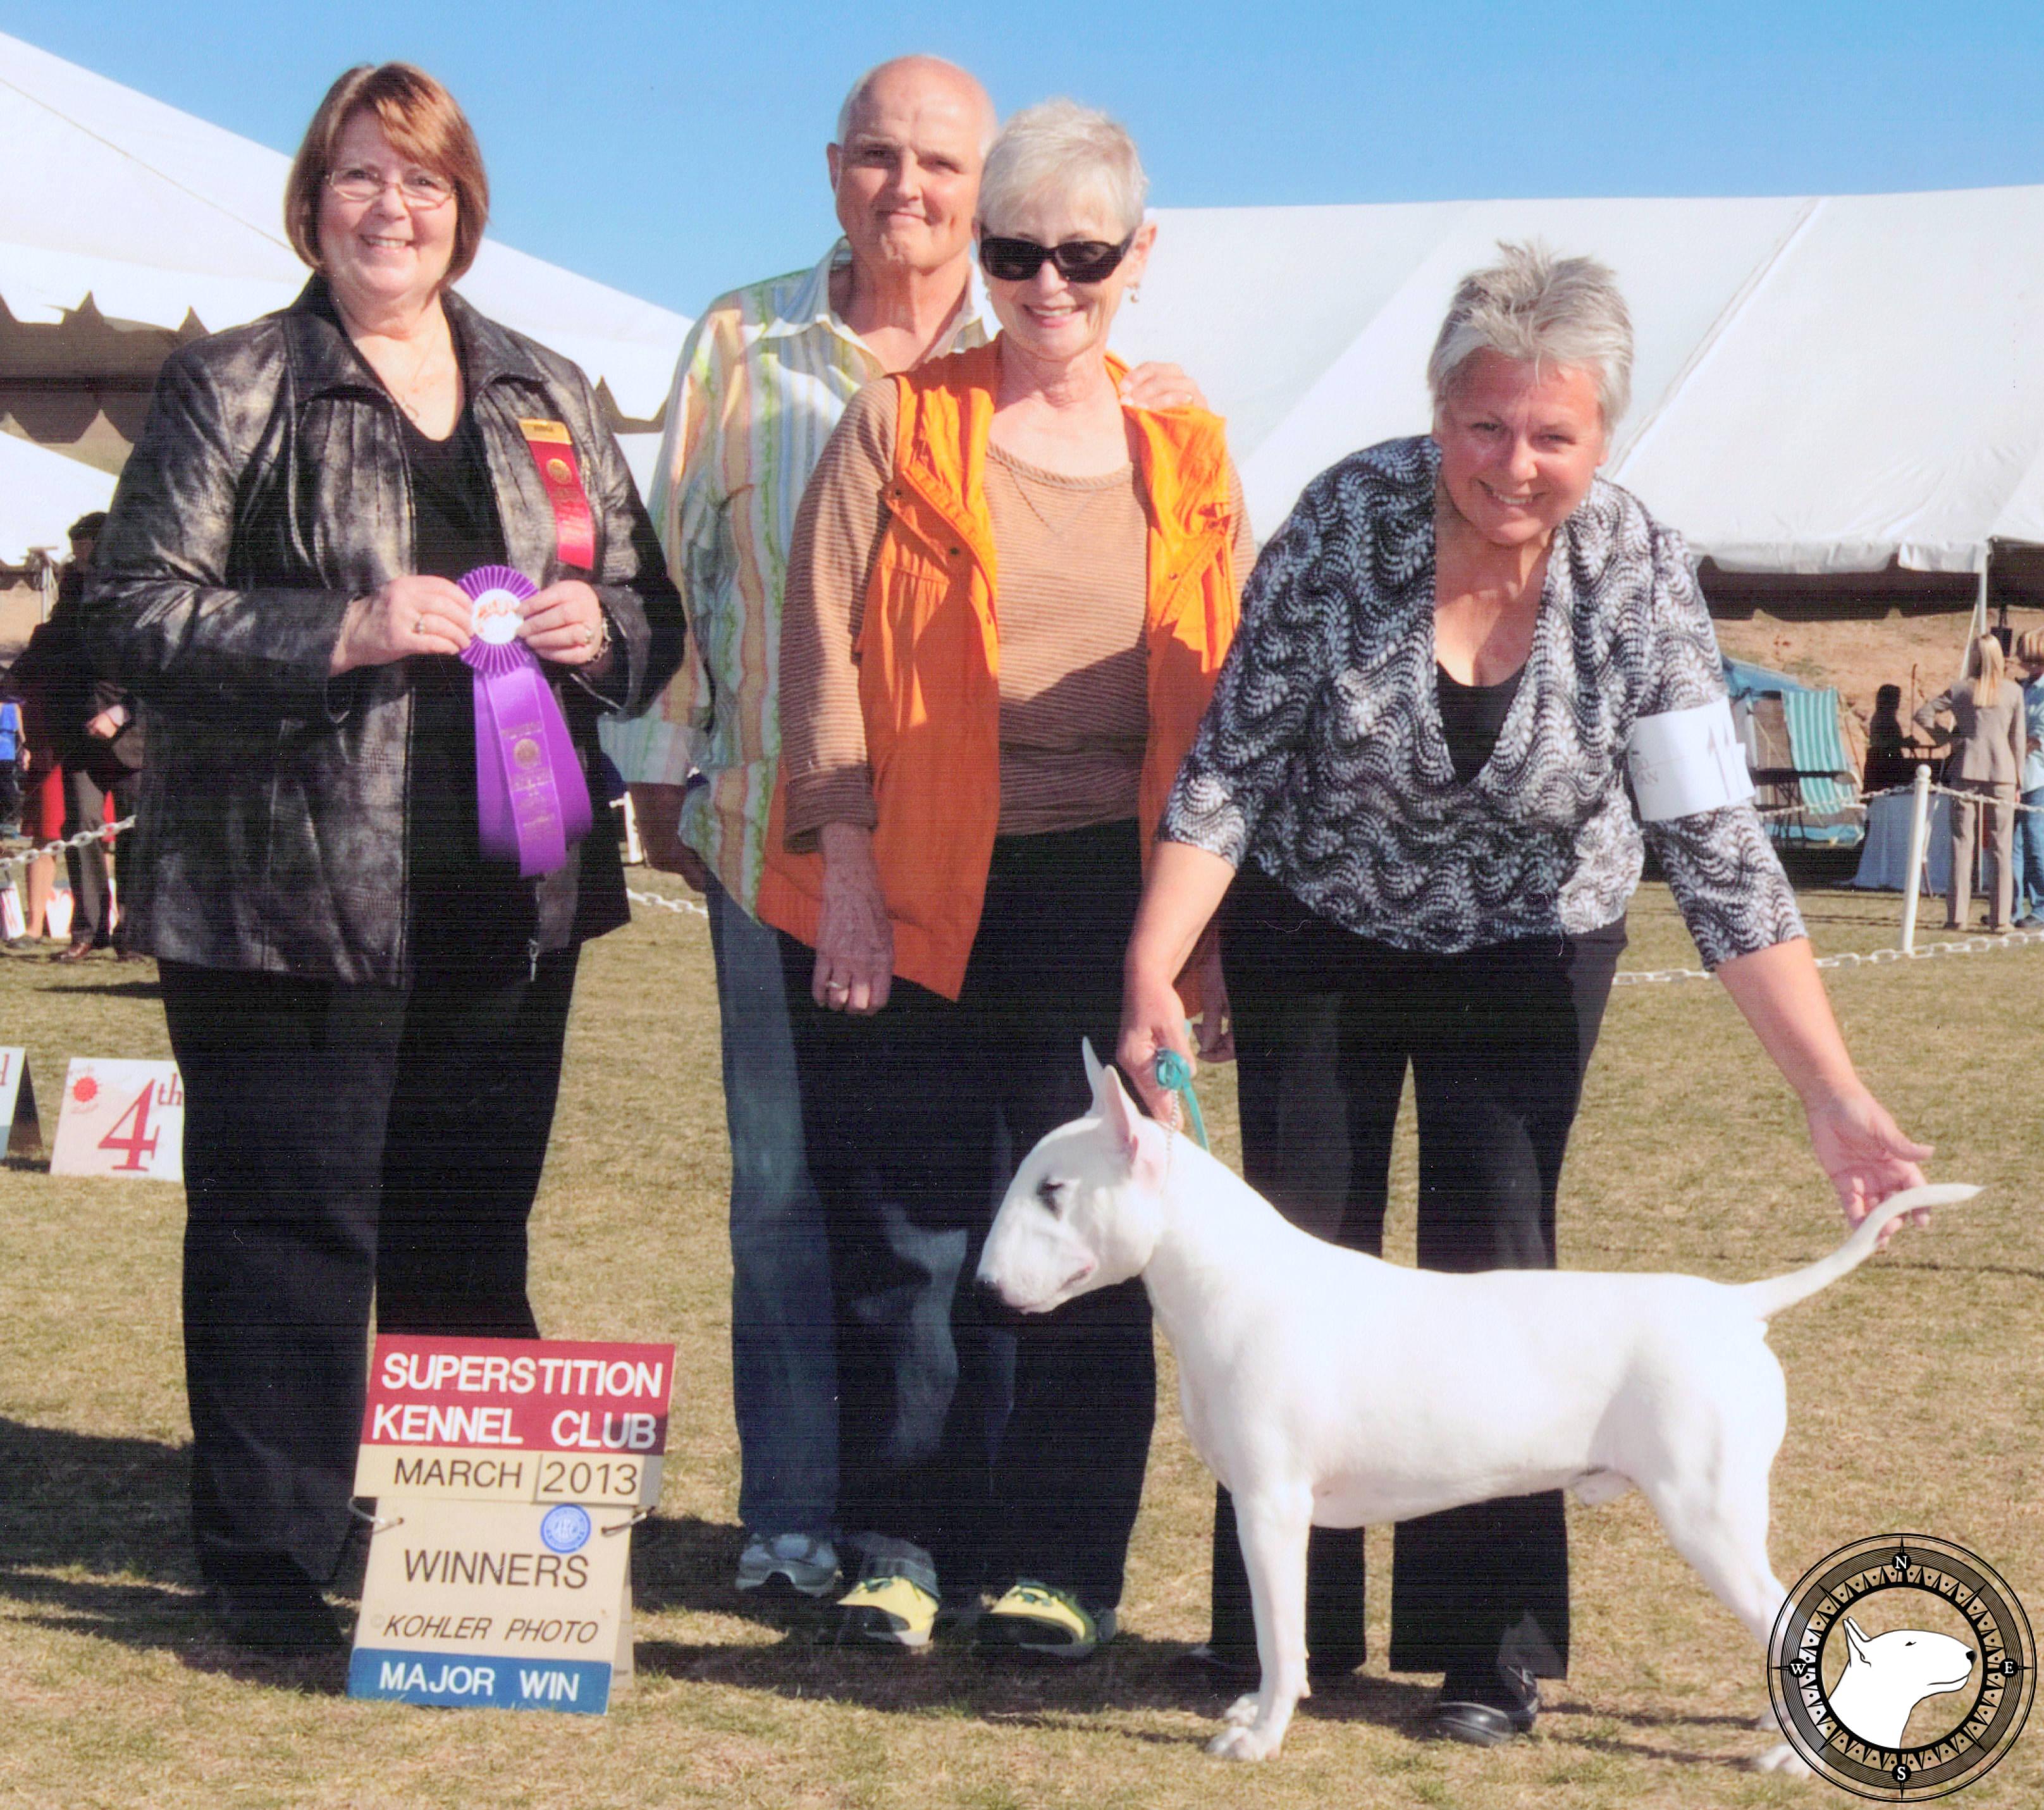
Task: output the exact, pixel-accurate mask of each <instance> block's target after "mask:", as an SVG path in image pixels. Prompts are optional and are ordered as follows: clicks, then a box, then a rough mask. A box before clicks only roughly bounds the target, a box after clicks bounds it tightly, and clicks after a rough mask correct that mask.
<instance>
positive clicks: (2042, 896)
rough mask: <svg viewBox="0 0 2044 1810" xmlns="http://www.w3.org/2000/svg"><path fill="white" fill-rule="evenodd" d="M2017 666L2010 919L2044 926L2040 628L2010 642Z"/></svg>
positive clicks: (2043, 634)
mask: <svg viewBox="0 0 2044 1810" xmlns="http://www.w3.org/2000/svg"><path fill="white" fill-rule="evenodd" d="M2015 659H2016V663H2017V664H2018V665H2019V666H2020V667H2022V669H2023V791H2022V802H2023V809H2021V810H2019V811H2018V812H2017V813H2015V891H2016V910H2015V924H2016V928H2018V929H2019V930H2034V929H2036V928H2038V927H2039V926H2044V628H2026V629H2025V630H2023V633H2022V634H2021V635H2020V636H2019V637H2018V638H2017V640H2016V643H2015Z"/></svg>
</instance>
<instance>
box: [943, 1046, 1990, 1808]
mask: <svg viewBox="0 0 2044 1810" xmlns="http://www.w3.org/2000/svg"><path fill="white" fill-rule="evenodd" d="M1085 1063H1086V1073H1087V1074H1088V1076H1089V1078H1091V1081H1092V1082H1093V1111H1092V1113H1091V1114H1090V1115H1089V1116H1087V1117H1085V1118H1082V1119H1075V1120H1073V1121H1072V1122H1071V1123H1070V1124H1066V1125H1062V1126H1060V1127H1059V1128H1058V1129H1057V1130H1055V1131H1054V1132H1051V1133H1050V1134H1049V1135H1048V1136H1046V1137H1045V1138H1044V1139H1043V1140H1042V1141H1041V1142H1040V1143H1038V1144H1037V1146H1036V1147H1035V1149H1034V1150H1032V1151H1030V1153H1029V1155H1028V1158H1027V1159H1025V1160H1024V1162H1023V1164H1022V1166H1021V1168H1020V1170H1018V1171H1017V1172H1016V1177H1015V1179H1014V1181H1013V1182H1012V1184H1011V1185H1010V1186H1009V1189H1008V1193H1007V1196H1006V1197H1005V1199H1004V1200H1003V1201H1002V1202H1001V1211H1000V1212H999V1214H998V1215H997V1216H996V1218H995V1220H994V1222H993V1229H992V1231H991V1232H989V1235H988V1237H987V1241H986V1247H985V1253H984V1255H982V1258H981V1259H980V1265H979V1280H980V1281H981V1282H982V1283H983V1284H985V1285H987V1286H989V1287H990V1288H992V1289H994V1290H995V1291H996V1292H997V1293H998V1294H999V1295H1000V1296H1001V1298H1002V1299H1003V1300H1004V1301H1006V1302H1007V1303H1008V1304H1009V1305H1010V1306H1012V1307H1014V1308H1017V1309H1021V1310H1023V1311H1024V1312H1035V1313H1045V1312H1049V1311H1050V1310H1051V1309H1053V1308H1055V1307H1058V1306H1059V1305H1062V1303H1064V1302H1066V1301H1070V1300H1072V1299H1073V1298H1074V1297H1075V1296H1078V1295H1082V1294H1085V1293H1087V1292H1088V1291H1089V1290H1091V1289H1101V1288H1106V1287H1108V1285H1111V1284H1112V1283H1115V1282H1124V1281H1125V1280H1127V1279H1128V1278H1129V1277H1131V1276H1138V1275H1139V1276H1141V1277H1142V1278H1143V1282H1144V1283H1145V1285H1147V1288H1148V1289H1149V1293H1150V1300H1151V1305H1153V1306H1154V1308H1155V1310H1156V1314H1157V1318H1158V1320H1159V1321H1160V1322H1162V1325H1163V1328H1164V1332H1165V1335H1166V1337H1168V1338H1169V1339H1170V1341H1171V1348H1172V1349H1173V1351H1175V1352H1176V1353H1177V1354H1178V1374H1179V1383H1180V1397H1181V1406H1182V1408H1183V1412H1184V1415H1185V1429H1186V1431H1187V1432H1188V1434H1189V1435H1190V1436H1191V1439H1192V1442H1193V1446H1194V1447H1195V1448H1196V1449H1197V1451H1198V1452H1199V1455H1200V1456H1201V1458H1203V1459H1204V1461H1205V1462H1206V1464H1207V1465H1208V1468H1209V1469H1211V1470H1212V1472H1213V1473H1214V1474H1215V1475H1216V1477H1218V1478H1220V1481H1222V1482H1223V1483H1224V1484H1225V1485H1227V1486H1228V1489H1230V1490H1231V1492H1232V1493H1233V1494H1234V1497H1235V1519H1236V1520H1237V1522H1238V1524H1239V1528H1240V1530H1241V1536H1242V1551H1243V1558H1244V1559H1245V1560H1246V1561H1247V1565H1248V1570H1249V1581H1250V1589H1251V1594H1252V1597H1253V1598H1254V1608H1255V1617H1256V1653H1257V1658H1258V1662H1259V1663H1260V1665H1261V1666H1262V1681H1261V1682H1262V1688H1261V1689H1259V1690H1258V1691H1257V1692H1256V1693H1254V1695H1253V1696H1247V1697H1243V1698H1242V1699H1241V1700H1239V1701H1238V1702H1237V1703H1235V1704H1234V1705H1233V1706H1232V1707H1231V1708H1230V1709H1229V1710H1228V1716H1227V1721H1228V1727H1226V1728H1225V1729H1224V1730H1223V1731H1222V1732H1221V1733H1220V1735H1216V1737H1215V1739H1213V1740H1212V1742H1211V1743H1209V1744H1208V1752H1209V1753H1212V1754H1223V1755H1226V1756H1228V1757H1230V1758H1235V1759H1243V1760H1260V1759H1265V1758H1269V1757H1270V1755H1272V1754H1275V1753H1276V1752H1277V1750H1278V1747H1280V1745H1281V1743H1283V1741H1284V1739H1285V1729H1286V1728H1287V1727H1288V1726H1289V1724H1290V1723H1291V1720H1292V1712H1293V1709H1294V1708H1295V1707H1296V1706H1297V1703H1298V1700H1299V1699H1300V1698H1301V1697H1303V1696H1304V1695H1305V1694H1306V1693H1307V1684H1306V1640H1305V1583H1306V1533H1307V1529H1308V1527H1309V1526H1312V1525H1319V1526H1322V1527H1332V1528H1354V1527H1362V1526H1368V1525H1375V1524H1378V1523H1381V1522H1385V1521H1400V1520H1410V1519H1411V1518H1412V1517H1413V1516H1418V1515H1431V1514H1433V1513H1434V1512H1436V1511H1437V1510H1439V1509H1443V1508H1454V1507H1456V1506H1457V1505H1458V1504H1462V1503H1464V1502H1476V1501H1487V1500H1488V1499H1489V1498H1491V1497H1497V1496H1517V1495H1524V1494H1527V1493H1531V1492H1533V1491H1535V1490H1541V1489H1558V1488H1562V1487H1565V1486H1566V1487H1572V1488H1573V1489H1574V1490H1575V1491H1576V1493H1577V1496H1578V1497H1581V1499H1582V1500H1583V1501H1585V1502H1586V1503H1591V1504H1596V1503H1600V1502H1607V1501H1611V1500H1612V1499H1613V1498H1614V1497H1618V1496H1621V1495H1623V1493H1625V1491H1626V1490H1627V1489H1630V1488H1633V1487H1635V1486H1636V1487H1637V1488H1639V1489H1640V1490H1642V1491H1643V1492H1644V1493H1645V1494H1646V1497H1647V1499H1648V1501H1650V1502H1651V1503H1652V1504H1653V1505H1654V1512H1655V1513H1656V1514H1658V1516H1660V1517H1661V1524H1662V1527H1663V1528H1666V1530H1667V1533H1668V1537H1669V1539H1670V1540H1671V1541H1672V1542H1673V1544H1674V1547H1675V1550H1676V1551H1678V1552H1679V1553H1681V1554H1682V1556H1683V1557H1684V1558H1686V1559H1688V1560H1689V1562H1690V1563H1691V1564H1692V1566H1695V1567H1696V1570H1697V1571H1698V1572H1699V1573H1700V1574H1701V1575H1702V1578H1703V1580H1704V1582H1705V1583H1706V1584H1708V1585H1709V1586H1710V1587H1711V1589H1712V1590H1713V1591H1715V1593H1716V1594H1717V1596H1718V1598H1719V1601H1722V1602H1723V1604H1725V1605H1726V1607H1727V1608H1729V1609H1731V1612H1732V1613H1733V1614H1734V1615H1735V1616H1738V1617H1739V1620H1741V1621H1742V1622H1743V1623H1744V1624H1746V1628H1747V1630H1748V1631H1750V1633H1751V1634H1752V1635H1753V1637H1754V1639H1755V1640H1756V1641H1758V1642H1759V1643H1761V1645H1762V1647H1765V1646H1766V1645H1767V1643H1768V1639H1769V1633H1770V1631H1771V1629H1772V1627H1773V1623H1774V1619H1775V1616H1776V1615H1777V1612H1779V1610H1780V1608H1781V1604H1782V1602H1783V1600H1784V1598H1785V1596H1786V1594H1787V1593H1786V1591H1785V1589H1784V1588H1783V1586H1782V1584H1781V1580H1780V1579H1779V1578H1777V1577H1776V1576H1775V1575H1774V1573H1773V1568H1772V1567H1771V1566H1769V1562H1768V1557H1767V1474H1768V1470H1769V1466H1771V1465H1772V1464H1773V1460H1774V1454H1775V1452H1776V1451H1777V1448H1778V1447H1780V1445H1781V1436H1782V1434H1783V1432H1784V1431H1785V1428H1786V1427H1787V1424H1788V1403H1787V1391H1786V1389H1785V1386H1784V1384H1783V1382H1782V1377H1781V1366H1780V1365H1779V1364H1778V1363H1777V1362H1776V1361H1775V1358H1774V1355H1773V1353H1772V1352H1771V1351H1769V1350H1768V1348H1767V1343H1766V1334H1767V1320H1768V1318H1769V1316H1770V1315H1773V1314H1775V1313H1778V1312H1781V1309H1784V1308H1786V1307H1791V1306H1792V1305H1795V1303H1796V1302H1797V1301H1801V1300H1803V1299H1804V1297H1807V1296H1809V1295H1813V1294H1815V1293H1816V1292H1817V1291H1818V1290H1819V1289H1821V1288H1823V1287H1824V1286H1825V1285H1826V1284H1827V1283H1830V1282H1835V1281H1836V1280H1837V1279H1838V1278H1839V1277H1841V1276H1842V1275H1844V1274H1846V1272H1847V1271H1848V1270H1851V1269H1852V1268H1854V1266H1856V1265H1857V1264H1858V1263H1859V1262H1861V1261H1862V1260H1863V1259H1865V1257H1866V1255H1867V1254H1868V1253H1869V1251H1872V1250H1873V1247H1874V1245H1875V1243H1876V1241H1877V1239H1878V1237H1879V1235H1880V1233H1881V1228H1883V1227H1884V1226H1885V1225H1888V1224H1890V1223H1892V1221H1893V1220H1896V1219H1898V1218H1899V1217H1900V1216H1902V1215H1903V1214H1904V1213H1907V1212H1910V1211H1911V1210H1912V1209H1915V1208H1919V1207H1928V1206H1938V1205H1947V1204H1950V1203H1952V1202H1955V1201H1963V1200H1965V1199H1967V1198H1968V1197H1969V1196H1971V1195H1973V1194H1974V1193H1977V1192H1978V1190H1977V1189H1973V1188H1969V1187H1965V1186H1943V1187H1933V1188H1916V1189H1911V1190H1909V1191H1908V1193H1902V1194H1898V1195H1896V1196H1895V1197H1892V1199H1890V1200H1888V1201H1885V1202H1884V1203H1883V1204H1882V1205H1881V1206H1879V1207H1877V1208H1876V1209H1874V1211H1873V1212H1870V1213H1869V1214H1868V1215H1867V1216H1866V1217H1865V1219H1864V1220H1861V1222H1860V1224H1859V1225H1858V1227H1857V1228H1855V1229H1854V1231H1853V1232H1852V1233H1851V1235H1850V1236H1849V1237H1847V1238H1846V1241H1845V1243H1843V1244H1842V1245H1841V1246H1840V1247H1838V1250H1836V1251H1834V1252H1832V1254H1831V1255H1830V1256H1828V1257H1826V1258H1824V1259H1822V1260H1820V1261H1819V1262H1815V1263H1812V1264H1811V1265H1809V1266H1808V1267H1807V1268H1804V1269H1801V1270H1795V1271H1793V1272H1792V1273H1791V1274H1788V1275H1785V1276H1779V1277H1776V1278H1773V1280H1771V1281H1768V1282H1747V1283H1744V1284H1740V1285H1727V1284H1725V1283H1720V1282H1706V1281H1704V1279H1703V1278H1700V1277H1696V1276H1678V1275H1660V1276H1646V1275H1619V1274H1585V1273H1581V1272H1570V1271H1556V1270H1492V1271H1489V1272H1487V1273H1485V1274H1477V1275H1444V1274H1438V1273H1435V1272H1430V1271H1427V1270H1408V1269H1405V1268H1403V1267H1400V1266H1396V1265H1393V1264H1390V1263H1386V1262H1381V1261H1380V1260H1379V1259H1376V1258H1374V1257H1366V1256H1364V1255H1362V1254H1361V1253H1360V1252H1358V1251H1344V1250H1342V1249H1340V1248H1339V1247H1337V1246H1335V1245H1331V1244H1329V1243H1326V1242H1325V1241H1324V1240H1323V1239H1317V1238H1315V1237H1313V1236H1312V1235H1310V1234H1308V1233H1307V1232H1301V1231H1300V1230H1299V1229H1298V1228H1297V1227H1296V1226H1293V1225H1292V1224H1289V1222H1288V1221H1287V1220H1285V1219H1284V1218H1283V1217H1282V1216H1281V1215H1280V1214H1279V1213H1278V1212H1277V1209H1275V1208H1274V1207H1273V1206H1272V1205H1270V1203H1269V1202H1268V1201H1265V1200H1264V1199H1263V1198H1262V1196H1260V1195H1259V1194H1258V1193H1256V1192H1255V1191H1254V1189H1251V1188H1250V1187H1249V1186H1248V1185H1247V1183H1245V1182H1243V1181H1241V1180H1240V1179H1239V1178H1237V1177H1236V1176H1235V1175H1234V1174H1232V1173H1231V1172H1230V1171H1229V1170H1228V1169H1227V1168H1225V1167H1224V1166H1223V1165H1222V1164H1220V1162H1216V1160H1215V1159H1213V1158H1212V1157H1211V1156H1208V1155H1207V1154H1206V1153H1205V1152H1204V1151H1201V1149H1200V1148H1199V1147H1197V1145H1195V1144H1193V1143H1192V1142H1191V1141H1190V1140H1189V1139H1186V1138H1185V1137H1182V1136H1178V1134H1176V1133H1174V1132H1170V1131H1167V1130H1166V1128H1164V1127H1163V1126H1162V1125H1160V1124H1158V1123H1157V1122H1156V1121H1155V1120H1151V1119H1148V1118H1146V1117H1145V1116H1143V1114H1142V1113H1141V1112H1140V1111H1139V1109H1137V1108H1136V1106H1135V1105H1134V1103H1133V1102H1132V1101H1131V1100H1130V1099H1129V1097H1128V1094H1127V1093H1125V1092H1124V1089H1123V1088H1122V1086H1121V1082H1120V1077H1119V1076H1118V1075H1116V1074H1115V1073H1114V1071H1113V1070H1111V1069H1105V1068H1103V1067H1102V1066H1101V1064H1100V1063H1099V1062H1098V1061H1097V1059H1096V1058H1095V1057H1094V1055H1093V1050H1092V1048H1091V1047H1090V1046H1089V1047H1087V1048H1086V1051H1085ZM1444 1333H1446V1334H1447V1335H1445V1336H1444ZM1422 1354H1424V1361H1423V1362H1422V1361H1420V1357H1421V1355H1422ZM1758 1763H1759V1764H1760V1765H1761V1766H1763V1767H1766V1768H1768V1769H1769V1770H1773V1769H1777V1768H1790V1769H1796V1770H1807V1769H1805V1768H1804V1767H1803V1766H1802V1762H1801V1761H1800V1759H1799V1758H1797V1757H1796V1754H1795V1752H1794V1750H1793V1749H1792V1748H1791V1747H1788V1744H1787V1743H1781V1745H1780V1746H1779V1747H1776V1748H1774V1749H1773V1750H1770V1752H1769V1754H1767V1755H1766V1756H1765V1758H1763V1759H1762V1760H1761V1761H1760V1762H1758Z"/></svg>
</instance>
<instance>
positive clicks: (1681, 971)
mask: <svg viewBox="0 0 2044 1810" xmlns="http://www.w3.org/2000/svg"><path fill="white" fill-rule="evenodd" d="M2029 943H2044V930H2010V931H2005V932H2003V933H2002V934H2001V935H2000V936H1969V937H1966V938H1965V940H1962V941H1960V942H1957V943H1925V944H1924V945H1923V947H1922V948H1920V949H1908V950H1904V949H1869V951H1867V952H1866V953H1865V955H1859V954H1857V953H1855V952H1854V951H1850V950H1848V951H1846V953H1844V954H1843V955H1819V957H1818V958H1817V966H1819V967H1820V968H1881V967H1888V966H1892V965H1893V964H1894V963H1897V962H1928V961H1931V960H1934V959H1936V958H1937V957H1938V956H1941V955H1996V954H1998V953H2000V951H2003V950H2004V949H2020V948H2022V947H2024V946H2025V945H2027V944H2029ZM1716 978H1717V976H1716V975H1715V974H1711V973H1709V972H1708V971H1707V970H1704V969H1702V968H1640V969H1635V970H1631V971H1629V972H1627V973H1623V974H1613V975H1612V978H1611V984H1612V986H1662V985H1666V984H1667V983H1669V982H1674V981H1709V980H1715V979H1716Z"/></svg>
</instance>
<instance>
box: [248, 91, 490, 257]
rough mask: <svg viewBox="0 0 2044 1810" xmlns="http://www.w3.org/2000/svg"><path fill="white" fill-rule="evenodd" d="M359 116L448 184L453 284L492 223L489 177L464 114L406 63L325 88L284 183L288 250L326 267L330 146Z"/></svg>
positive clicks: (337, 142) (447, 95) (333, 145)
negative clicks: (323, 210)
mask: <svg viewBox="0 0 2044 1810" xmlns="http://www.w3.org/2000/svg"><path fill="white" fill-rule="evenodd" d="M356 113H370V114H372V115H373V116H374V117H375V121H376V123H377V124H378V125H379V126H381V127H382V129H383V136H385V137H386V138H387V139H389V140H390V148H392V149H393V150H394V151H395V152H398V154H399V155H400V156H405V157H409V158H410V159H412V161H413V163H417V165H418V166H419V167H420V168H421V169H422V170H430V171H432V173H433V174H434V175H436V176H440V177H444V179H446V180H447V182H448V183H450V184H451V186H452V187H453V189H454V206H455V223H454V256H453V257H452V258H451V259H450V260H449V261H448V274H447V280H448V282H458V281H459V279H460V278H461V277H462V276H463V275H464V274H465V273H466V272H467V269H468V267H469V266H470V265H471V264H472V263H474V262H475V254H476V252H477V251H478V248H480V247H481V245H482V229H484V228H485V227H486V226H487V225H489V224H490V178H489V177H488V175H486V174H485V173H484V171H483V167H482V147H481V146H480V145H478V144H477V143H476V142H475V133H474V130H473V129H471V126H470V125H469V123H468V116H467V114H466V113H463V111H462V110H461V109H460V107H459V106H458V105H457V104H456V103H455V98H454V96H453V95H451V94H449V93H448V91H447V90H446V89H445V88H444V87H442V86H440V83H437V82H436V81H435V80H434V79H432V76H430V75H428V74H427V73H426V72H425V71H424V70H423V69H418V68H415V67H413V65H412V64H410V63H358V64H357V65H356V66H355V67H354V68H352V69H351V70H349V71H348V72H347V74H345V75H343V76H342V77H341V78H340V80H339V81H337V82H336V83H334V85H333V86H332V87H331V88H329V89H328V90H327V91H326V98H325V100H323V101H321V102H320V104H319V110H318V111H317V113H314V114H313V122H312V124H311V125H309V126H307V127H306V128H305V139H304V141H303V142H302V143H301V144H300V145H299V146H298V155H297V156H295V157H294V158H293V159H291V173H290V175H289V176H287V177H286V179H285V180H284V231H285V232H286V234H287V235H288V236H289V237H290V241H291V249H292V250H293V251H294V252H297V253H298V256H300V257H301V258H302V259H305V262H306V263H308V264H309V265H311V266H312V267H313V269H314V270H316V271H317V270H323V269H324V268H325V265H324V264H322V263H321V261H320V248H319V216H320V201H321V194H322V191H323V190H325V186H326V179H327V178H328V175H331V174H332V170H333V156H334V148H335V146H336V145H337V144H340V135H341V134H342V133H344V132H345V131H347V129H348V125H349V123H350V121H352V120H353V119H354V117H355V114H356Z"/></svg>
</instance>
